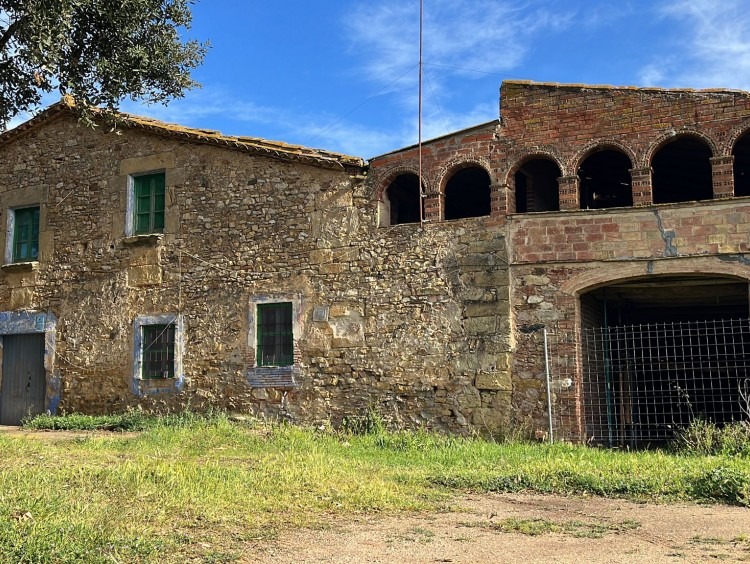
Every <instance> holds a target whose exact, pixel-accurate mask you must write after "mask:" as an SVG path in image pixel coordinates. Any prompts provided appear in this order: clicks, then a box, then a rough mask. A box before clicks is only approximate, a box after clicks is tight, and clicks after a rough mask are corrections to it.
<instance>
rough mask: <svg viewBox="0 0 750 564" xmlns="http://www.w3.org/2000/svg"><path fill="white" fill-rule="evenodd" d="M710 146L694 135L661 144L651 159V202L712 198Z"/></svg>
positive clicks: (665, 202)
mask: <svg viewBox="0 0 750 564" xmlns="http://www.w3.org/2000/svg"><path fill="white" fill-rule="evenodd" d="M710 159H711V148H710V147H709V146H708V145H707V144H706V143H705V142H704V141H703V140H701V139H699V138H698V137H692V136H689V135H688V136H683V137H679V138H677V139H675V140H674V141H671V142H669V143H667V144H666V145H664V146H663V147H662V148H661V149H659V150H658V151H657V152H656V154H654V157H653V159H651V167H652V168H653V170H654V172H653V198H654V203H655V204H669V203H675V202H690V201H693V200H710V199H712V198H713V177H712V175H711V160H710Z"/></svg>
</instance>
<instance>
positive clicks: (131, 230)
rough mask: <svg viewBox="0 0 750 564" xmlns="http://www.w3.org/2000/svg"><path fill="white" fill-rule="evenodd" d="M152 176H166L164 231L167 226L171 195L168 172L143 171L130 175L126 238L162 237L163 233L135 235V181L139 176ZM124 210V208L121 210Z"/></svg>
mask: <svg viewBox="0 0 750 564" xmlns="http://www.w3.org/2000/svg"><path fill="white" fill-rule="evenodd" d="M150 174H163V175H164V224H165V225H164V231H166V229H167V226H166V223H167V207H168V205H167V204H168V201H169V194H168V192H169V191H168V190H167V171H166V170H165V169H163V168H157V169H155V170H143V171H139V172H137V173H134V174H128V193H127V200H126V203H125V236H126V237H149V236H152V235H161V232H156V233H144V234H138V235H136V233H135V179H136V178H138V177H139V176H148V175H150ZM120 209H122V208H120Z"/></svg>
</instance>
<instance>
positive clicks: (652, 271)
mask: <svg viewBox="0 0 750 564" xmlns="http://www.w3.org/2000/svg"><path fill="white" fill-rule="evenodd" d="M681 274H705V275H707V276H731V277H733V278H737V279H738V280H744V281H747V282H750V272H748V269H747V266H745V265H743V264H742V262H740V260H739V259H738V260H737V262H731V261H727V262H720V261H717V260H716V258H715V257H705V258H695V259H690V261H689V262H687V261H681V260H674V259H669V260H654V261H643V262H640V263H637V264H630V265H623V264H619V263H618V264H602V265H599V266H597V267H596V268H595V269H591V270H587V271H585V272H582V273H580V274H577V275H575V276H573V277H571V278H569V279H567V280H566V281H565V282H563V283H562V284H561V285H560V291H561V292H563V293H565V294H567V295H570V296H574V297H580V296H581V295H582V294H585V293H586V292H590V291H591V290H595V289H597V288H601V287H603V286H608V285H610V284H612V283H613V282H624V281H626V280H637V279H638V278H649V277H652V276H653V277H660V276H662V275H681Z"/></svg>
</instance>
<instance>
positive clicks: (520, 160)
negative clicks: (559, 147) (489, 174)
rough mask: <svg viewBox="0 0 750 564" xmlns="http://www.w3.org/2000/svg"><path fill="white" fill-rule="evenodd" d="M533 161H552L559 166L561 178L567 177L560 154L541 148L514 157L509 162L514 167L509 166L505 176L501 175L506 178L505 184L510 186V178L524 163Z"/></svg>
mask: <svg viewBox="0 0 750 564" xmlns="http://www.w3.org/2000/svg"><path fill="white" fill-rule="evenodd" d="M532 159H547V160H550V161H552V162H553V163H555V164H556V165H557V168H559V169H560V175H561V176H567V175H568V170H567V168H566V167H565V166H564V164H563V163H564V161H563V159H562V157H561V156H560V154H559V153H558V152H557V151H556V150H554V149H547V148H539V149H536V150H534V151H529V152H527V153H516V154H514V155H512V156H511V157H510V158H509V159H508V162H512V163H513V164H512V166H509V167H508V168H507V169H506V171H505V174H504V175H501V177H503V178H504V182H503V184H509V183H510V178H511V176H512V175H514V174H515V173H516V172H518V169H519V168H521V167H522V166H523V165H524V163H527V162H529V161H530V160H532Z"/></svg>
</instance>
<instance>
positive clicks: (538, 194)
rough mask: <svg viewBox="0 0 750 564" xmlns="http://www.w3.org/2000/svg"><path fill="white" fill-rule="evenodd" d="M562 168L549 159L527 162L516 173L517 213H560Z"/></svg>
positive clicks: (536, 159)
mask: <svg viewBox="0 0 750 564" xmlns="http://www.w3.org/2000/svg"><path fill="white" fill-rule="evenodd" d="M560 176H561V173H560V167H558V166H557V164H556V163H555V162H553V161H551V160H549V159H545V158H534V159H530V160H528V161H526V162H525V163H524V164H523V165H522V166H521V167H520V168H519V169H518V171H517V172H516V174H515V176H514V178H513V180H514V182H515V195H516V212H517V213H526V212H539V211H558V210H559V209H560V189H559V186H558V180H557V179H558V178H560Z"/></svg>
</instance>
